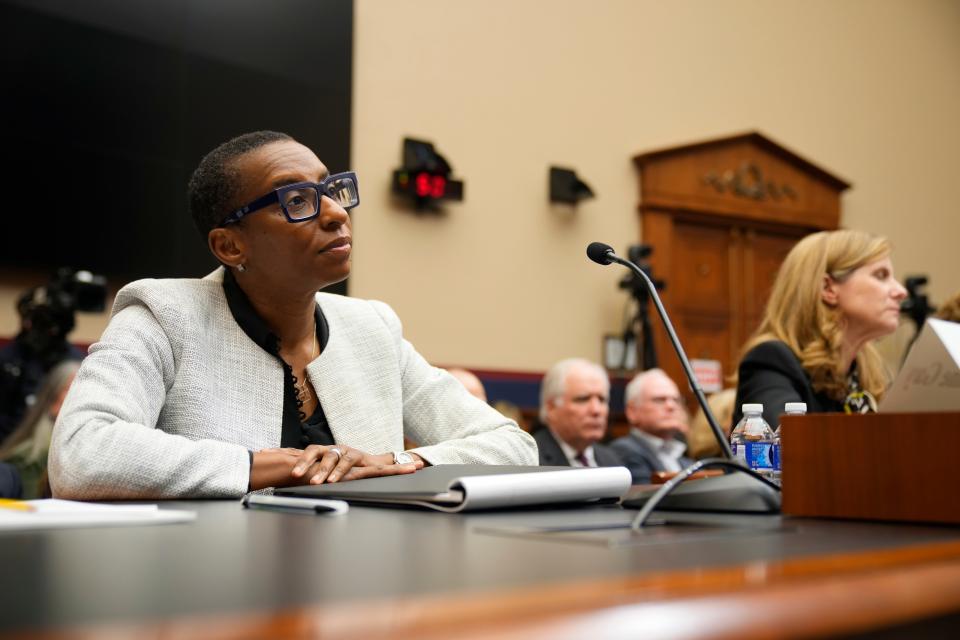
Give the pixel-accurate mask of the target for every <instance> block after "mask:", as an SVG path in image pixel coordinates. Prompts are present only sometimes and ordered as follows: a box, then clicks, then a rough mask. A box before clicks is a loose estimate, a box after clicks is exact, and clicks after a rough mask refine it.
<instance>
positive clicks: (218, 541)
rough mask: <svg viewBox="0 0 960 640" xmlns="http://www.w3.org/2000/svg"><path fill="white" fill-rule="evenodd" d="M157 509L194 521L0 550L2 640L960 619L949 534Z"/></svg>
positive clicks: (515, 632) (725, 522) (609, 633)
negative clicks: (191, 515)
mask: <svg viewBox="0 0 960 640" xmlns="http://www.w3.org/2000/svg"><path fill="white" fill-rule="evenodd" d="M161 507H162V508H172V509H189V510H194V511H196V512H197V514H198V517H197V520H196V521H195V522H193V523H189V524H172V525H159V526H143V527H115V528H95V529H94V528H91V529H72V530H50V531H39V532H19V533H14V532H7V533H0V563H2V564H0V567H2V570H0V594H2V596H0V636H4V635H10V636H11V637H24V638H104V637H106V638H118V637H136V638H144V637H146V638H159V637H163V638H211V637H212V638H271V637H323V638H340V637H343V638H353V637H356V638H371V637H411V636H416V637H418V638H449V637H464V638H551V639H553V638H565V637H570V638H574V637H577V638H579V637H591V638H603V637H662V636H664V635H670V636H674V637H676V636H682V637H704V638H706V637H738V638H749V637H769V636H770V635H777V636H796V637H802V636H808V635H837V634H857V633H867V632H870V631H872V630H876V629H879V628H888V629H889V628H893V629H904V630H909V631H910V632H914V631H917V630H921V631H927V632H931V631H932V632H937V633H939V631H940V630H942V629H949V628H956V624H957V621H958V619H960V528H957V527H948V526H929V525H926V526H911V525H903V524H881V523H867V522H853V521H837V520H815V519H801V518H789V517H780V516H720V515H713V516H676V517H674V516H671V518H672V519H673V518H675V521H674V520H672V522H671V524H668V525H665V526H662V527H653V528H651V529H650V530H648V531H647V532H645V533H642V534H634V533H631V532H629V531H628V530H626V529H623V528H620V529H609V528H607V529H603V528H601V529H597V530H593V531H579V532H543V531H542V530H541V531H540V532H535V533H529V532H528V530H530V529H534V530H536V529H537V528H538V527H544V526H554V525H562V524H570V523H581V524H584V525H586V524H591V525H600V526H613V525H623V524H626V523H628V522H629V521H630V519H631V517H632V515H633V513H634V512H631V511H625V510H622V509H620V508H619V507H590V508H582V509H570V510H549V511H547V510H545V511H523V512H500V513H487V514H474V515H451V514H443V513H432V512H423V511H413V510H400V509H381V508H372V507H367V508H363V507H352V508H351V509H350V512H349V513H348V514H346V515H343V516H313V515H301V514H292V513H276V512H267V511H247V510H244V509H242V508H241V506H240V504H239V502H238V501H232V500H231V501H189V502H169V503H163V504H162V505H161ZM951 625H952V627H951Z"/></svg>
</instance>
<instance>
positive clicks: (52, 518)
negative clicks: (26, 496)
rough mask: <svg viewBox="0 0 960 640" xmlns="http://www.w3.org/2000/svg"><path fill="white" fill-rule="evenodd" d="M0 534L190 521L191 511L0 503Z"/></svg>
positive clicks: (148, 506)
mask: <svg viewBox="0 0 960 640" xmlns="http://www.w3.org/2000/svg"><path fill="white" fill-rule="evenodd" d="M0 502H2V504H0V531H12V530H26V529H67V528H74V527H105V526H110V527H113V526H126V525H138V524H167V523H173V522H190V521H193V520H195V519H196V517H197V514H195V513H194V512H192V511H174V510H171V509H160V508H158V507H157V505H155V504H94V503H90V502H75V501H73V500H23V501H20V500H4V501H0Z"/></svg>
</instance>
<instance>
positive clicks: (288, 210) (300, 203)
mask: <svg viewBox="0 0 960 640" xmlns="http://www.w3.org/2000/svg"><path fill="white" fill-rule="evenodd" d="M322 196H327V197H328V198H330V199H332V200H333V201H334V202H336V203H337V204H339V205H340V206H341V207H343V208H344V209H347V210H350V209H353V208H354V207H355V206H357V205H358V204H360V190H359V189H358V187H357V174H356V173H354V172H353V171H347V172H346V173H335V174H333V175H332V176H327V177H326V178H324V179H323V180H321V181H320V182H298V183H296V184H287V185H284V186H282V187H280V188H279V189H274V190H273V191H271V192H270V193H268V194H266V195H264V196H262V197H260V198H257V199H256V200H254V201H253V202H251V203H249V204H247V205H245V206H243V207H240V208H239V209H237V210H236V211H234V212H233V213H231V214H230V215H228V216H227V217H226V218H224V219H223V222H221V223H220V226H221V227H225V226H227V225H229V224H233V223H235V222H240V220H242V219H243V218H244V217H245V216H248V215H250V214H251V213H253V212H255V211H259V210H260V209H263V208H264V207H268V206H270V205H271V204H273V203H274V202H279V203H280V208H281V209H282V210H283V215H284V216H286V217H287V220H288V221H289V222H306V221H307V220H312V219H314V218H316V217H317V215H319V213H320V198H321V197H322Z"/></svg>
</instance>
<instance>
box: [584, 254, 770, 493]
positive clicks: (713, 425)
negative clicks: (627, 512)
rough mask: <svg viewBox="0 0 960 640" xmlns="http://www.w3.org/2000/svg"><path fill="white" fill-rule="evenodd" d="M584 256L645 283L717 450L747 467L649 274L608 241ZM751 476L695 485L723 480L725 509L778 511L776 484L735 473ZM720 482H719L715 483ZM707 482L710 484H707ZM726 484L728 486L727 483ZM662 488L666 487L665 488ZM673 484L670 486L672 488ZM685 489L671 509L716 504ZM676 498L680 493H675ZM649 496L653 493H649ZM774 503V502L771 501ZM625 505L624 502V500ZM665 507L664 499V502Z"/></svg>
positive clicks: (680, 490)
mask: <svg viewBox="0 0 960 640" xmlns="http://www.w3.org/2000/svg"><path fill="white" fill-rule="evenodd" d="M587 257H588V258H590V259H591V260H593V261H594V262H596V263H597V264H603V265H607V264H611V263H614V262H616V263H617V264H621V265H623V266H625V267H626V268H628V269H630V270H631V271H633V272H634V273H635V274H636V275H637V277H639V278H640V279H641V280H642V281H643V283H644V286H646V288H647V292H648V293H649V294H650V299H651V300H653V305H654V306H655V307H656V309H657V314H658V315H659V316H660V320H662V321H663V326H664V328H665V329H666V330H667V335H668V336H669V337H670V343H671V344H672V345H673V349H674V351H676V352H677V358H679V359H680V364H681V365H682V366H683V372H684V374H685V375H686V376H687V382H689V383H690V388H691V389H693V394H694V395H695V396H696V397H697V403H698V404H699V405H700V408H701V409H702V410H703V415H704V417H705V418H706V419H707V423H708V424H709V425H710V429H711V430H712V431H713V436H714V438H716V439H717V444H719V445H720V450H721V451H723V454H724V456H725V457H726V458H727V460H729V461H731V462H734V463H736V464H737V466H739V467H740V468H742V469H744V470H746V471H748V472H749V471H750V470H747V469H746V468H745V467H743V466H742V464H740V462H739V461H738V460H737V459H736V458H735V457H734V455H733V450H732V449H731V448H730V443H729V442H727V438H726V436H724V435H723V431H722V430H721V429H720V425H718V424H717V419H716V418H715V417H714V415H713V412H712V411H711V410H710V406H709V405H708V404H707V399H706V397H705V396H704V395H703V390H702V389H701V388H700V384H699V383H698V382H697V378H696V376H695V375H694V374H693V367H691V366H690V361H689V360H688V359H687V354H686V353H684V351H683V347H682V346H681V345H680V339H679V338H677V333H676V331H674V329H673V323H672V322H670V317H669V316H668V315H667V310H666V309H664V308H663V303H662V302H661V301H660V296H659V295H658V294H657V288H656V287H655V286H653V282H651V281H650V276H648V275H647V274H646V273H644V272H643V269H641V268H640V267H638V266H637V265H635V264H634V263H632V262H630V261H629V260H624V259H623V258H621V257H620V256H618V255H617V254H616V252H615V251H614V250H613V247H611V246H610V245H608V244H604V243H602V242H591V243H590V244H589V246H587ZM738 477H745V478H750V480H749V481H747V483H746V484H744V482H741V481H733V482H730V481H729V480H726V479H725V478H727V476H724V477H721V478H704V479H702V480H698V481H696V482H695V483H694V485H699V486H700V487H703V488H704V489H706V485H705V484H701V483H707V481H708V480H714V481H715V484H720V483H722V484H723V485H724V488H723V489H719V492H720V493H723V494H724V495H723V497H722V502H723V507H722V508H723V509H724V510H733V511H737V510H745V511H779V508H780V505H779V502H780V500H779V495H778V493H779V491H780V488H779V487H777V486H776V485H775V484H773V483H771V482H769V481H767V480H766V479H764V478H760V477H759V476H756V479H754V477H752V476H751V475H747V476H738ZM757 480H759V481H760V482H761V484H760V485H759V487H760V488H757V487H756V486H755V485H757ZM716 481H719V483H716ZM708 484H709V483H708ZM728 485H729V486H728ZM763 485H768V486H769V487H770V488H772V490H773V491H774V492H775V493H774V494H773V495H771V489H770V488H766V487H763ZM664 488H665V487H664ZM672 489H673V487H671V490H672ZM684 489H685V488H681V489H677V491H676V492H675V493H676V494H687V499H684V500H681V501H678V503H677V504H676V505H675V506H674V508H681V509H691V510H701V509H704V510H709V509H710V508H711V507H714V508H715V507H716V506H717V505H714V504H711V505H710V506H706V505H704V504H701V502H700V501H699V500H697V498H696V497H695V496H694V495H692V494H694V493H697V492H696V490H692V491H691V490H684ZM703 493H704V502H707V503H710V502H712V501H713V500H714V498H717V497H719V496H716V495H714V496H711V495H709V494H710V493H711V491H705V492H703ZM712 493H714V494H716V493H717V490H716V489H714V490H712ZM666 495H667V494H666V493H661V494H660V495H657V501H658V502H659V501H660V500H661V499H663V498H666ZM678 497H679V495H678ZM650 498H651V499H652V496H650ZM774 503H776V504H774ZM624 504H626V501H624ZM663 506H664V507H666V506H667V505H666V501H664V505H663Z"/></svg>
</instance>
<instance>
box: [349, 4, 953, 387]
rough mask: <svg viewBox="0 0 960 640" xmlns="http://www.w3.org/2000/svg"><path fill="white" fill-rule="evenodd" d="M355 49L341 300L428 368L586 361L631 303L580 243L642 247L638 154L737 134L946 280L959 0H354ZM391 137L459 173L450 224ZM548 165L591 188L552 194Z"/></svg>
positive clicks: (935, 286)
mask: <svg viewBox="0 0 960 640" xmlns="http://www.w3.org/2000/svg"><path fill="white" fill-rule="evenodd" d="M355 53H356V55H355V69H354V81H355V84H354V92H355V93H354V123H353V157H354V165H355V168H356V169H357V170H358V171H359V172H360V175H361V176H362V177H363V179H364V180H365V182H364V195H365V200H364V204H363V206H362V207H361V210H360V211H359V212H358V213H357V214H356V215H355V227H356V231H355V235H356V249H355V265H354V278H353V282H352V293H353V294H354V295H357V296H362V297H375V298H381V299H383V300H386V301H388V302H389V303H391V304H392V305H393V306H394V307H395V308H396V309H397V311H398V312H399V314H400V316H401V318H403V320H404V322H405V325H406V332H407V335H408V336H409V337H410V339H411V340H412V341H413V342H414V344H416V345H417V347H418V348H419V349H420V350H421V352H422V353H423V354H424V355H425V356H426V357H427V358H428V359H431V360H433V361H436V362H445V363H458V364H463V365H470V366H475V367H490V368H506V369H521V370H522V369H543V368H545V367H547V366H548V365H549V364H550V363H551V362H553V361H554V360H556V359H558V358H560V357H564V356H571V355H582V356H588V357H593V358H598V357H599V351H600V342H601V336H602V335H603V334H604V333H605V332H616V331H617V330H619V328H620V322H621V320H620V319H621V316H622V312H623V307H624V304H625V301H626V296H625V295H624V294H623V293H622V292H620V291H618V290H617V289H616V282H617V280H618V279H619V278H620V277H621V275H622V272H621V271H619V270H616V269H615V268H612V267H608V268H606V269H604V268H602V267H599V266H596V265H593V264H592V263H589V262H587V260H586V258H585V257H584V248H585V246H586V245H587V244H588V243H589V242H590V241H592V240H602V241H606V242H608V243H610V244H612V245H614V246H615V247H616V248H617V249H618V250H621V251H622V250H623V249H624V247H625V246H626V245H627V244H628V243H630V242H635V241H636V240H637V239H638V233H639V232H638V224H637V218H636V214H635V210H636V209H635V207H636V204H637V199H638V186H637V180H636V176H635V172H634V170H633V168H632V166H631V163H630V158H631V157H632V156H633V155H634V154H636V153H638V152H640V151H643V150H648V149H654V148H659V147H663V146H669V145H674V144H680V143H686V142H693V141H696V140H699V139H702V138H711V137H717V136H723V135H727V134H732V133H738V132H742V131H746V130H753V129H756V130H760V131H762V132H764V133H765V134H767V135H769V136H771V137H772V138H773V139H775V140H777V141H779V142H781V143H782V144H784V145H785V146H787V147H788V148H790V149H792V150H794V151H796V152H798V153H799V154H801V155H803V156H804V157H806V158H808V159H810V160H812V161H814V162H817V163H819V164H821V165H822V166H824V167H825V168H826V169H828V170H830V171H832V172H834V173H836V174H838V175H839V176H841V177H843V178H845V179H847V180H849V181H851V182H852V183H853V184H854V188H853V189H852V190H851V191H850V192H848V195H847V196H845V197H844V210H845V215H844V223H845V225H846V226H850V227H858V228H864V229H869V230H873V231H876V232H879V233H882V234H886V235H889V236H891V237H892V238H893V240H894V242H895V245H896V253H895V255H894V259H895V262H896V265H897V268H898V271H899V272H900V273H901V274H902V273H908V272H923V273H928V274H930V276H931V286H930V292H931V293H932V294H933V296H934V297H935V298H943V297H945V296H946V295H947V294H948V293H949V292H950V291H951V290H952V289H955V288H960V277H958V275H957V268H956V267H957V259H956V257H955V246H956V238H957V237H960V216H958V215H957V213H958V211H957V210H958V206H957V204H956V202H957V199H956V196H955V194H954V186H953V185H954V183H955V182H956V176H957V175H960V162H958V153H960V118H958V117H957V114H960V3H957V2H951V1H939V2H938V1H916V0H900V1H892V0H886V1H884V0H880V1H875V0H858V1H850V0H846V1H842V2H837V1H834V0H830V1H814V2H809V1H806V0H804V1H796V2H792V1H791V2H786V1H781V2H774V1H770V0H760V1H744V0H740V1H716V0H697V1H684V2H659V1H650V2H643V1H637V0H623V1H612V0H606V1H597V2H590V3H585V2H580V1H576V2H575V1H571V0H552V1H550V2H544V1H542V0H499V1H498V0H468V1H461V2H447V1H445V0H404V1H399V2H397V1H388V0H357V3H356V42H355ZM405 135H410V136H414V137H422V138H425V139H428V140H432V141H434V142H435V143H437V145H438V147H439V149H440V151H441V153H443V154H444V155H446V157H447V159H448V160H449V161H450V162H451V163H452V165H453V166H454V168H455V170H456V173H457V175H459V176H461V177H463V178H464V180H465V181H466V200H465V202H463V203H462V204H452V205H449V206H447V208H446V215H445V216H444V217H442V218H436V217H430V216H418V215H415V214H412V213H409V212H407V211H405V210H403V209H402V208H401V207H399V206H398V205H397V204H396V203H395V202H394V201H392V200H391V198H390V196H389V194H388V178H389V175H390V171H391V170H392V169H394V168H396V167H397V166H398V164H399V161H400V141H401V138H402V137H404V136H405ZM550 164H558V165H570V166H573V167H575V168H576V169H577V170H578V172H579V173H580V174H581V175H582V177H583V178H584V179H585V180H586V181H587V182H588V183H589V184H590V185H591V186H592V187H593V188H594V190H595V192H596V193H597V198H596V199H594V200H590V201H587V202H584V203H582V204H581V205H580V206H579V207H578V208H577V210H576V211H575V212H571V211H569V210H564V209H560V208H551V207H550V206H549V205H548V202H547V193H546V176H547V167H548V165H550Z"/></svg>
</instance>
